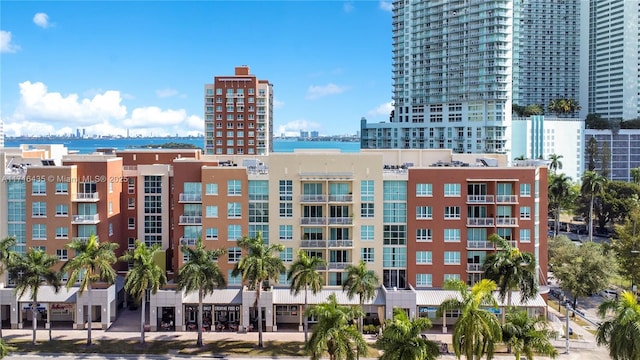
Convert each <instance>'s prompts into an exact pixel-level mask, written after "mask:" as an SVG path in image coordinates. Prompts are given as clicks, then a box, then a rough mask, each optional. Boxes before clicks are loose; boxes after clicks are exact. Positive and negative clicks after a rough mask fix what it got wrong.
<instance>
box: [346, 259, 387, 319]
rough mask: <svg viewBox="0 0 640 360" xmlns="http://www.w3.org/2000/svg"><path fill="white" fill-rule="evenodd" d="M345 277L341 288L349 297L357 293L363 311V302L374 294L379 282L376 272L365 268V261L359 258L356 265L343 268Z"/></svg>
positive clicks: (351, 297)
mask: <svg viewBox="0 0 640 360" xmlns="http://www.w3.org/2000/svg"><path fill="white" fill-rule="evenodd" d="M345 271H346V272H347V279H346V281H345V282H344V284H342V290H343V291H346V292H347V295H348V296H349V299H353V297H354V296H356V295H358V303H359V304H360V309H362V310H363V311H364V302H365V301H366V300H371V299H373V298H374V297H375V296H376V288H377V287H378V285H379V284H380V279H379V278H378V274H376V273H375V271H373V270H367V263H366V262H364V261H363V260H360V263H359V264H358V265H349V266H347V267H346V268H345ZM362 320H363V319H362V318H360V319H359V321H358V322H359V329H360V331H362Z"/></svg>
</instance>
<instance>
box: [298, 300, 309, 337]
mask: <svg viewBox="0 0 640 360" xmlns="http://www.w3.org/2000/svg"><path fill="white" fill-rule="evenodd" d="M303 306H304V305H298V309H299V310H298V331H304V323H303V320H304V317H303V315H302V313H303V311H304V310H307V309H303V308H302V307H303Z"/></svg>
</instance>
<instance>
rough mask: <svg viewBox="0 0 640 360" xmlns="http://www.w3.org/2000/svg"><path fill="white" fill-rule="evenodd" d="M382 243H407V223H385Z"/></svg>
mask: <svg viewBox="0 0 640 360" xmlns="http://www.w3.org/2000/svg"><path fill="white" fill-rule="evenodd" d="M382 243H383V244H384V245H406V244H407V227H406V225H384V228H383V231H382Z"/></svg>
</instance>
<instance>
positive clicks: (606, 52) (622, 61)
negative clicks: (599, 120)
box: [588, 0, 640, 120]
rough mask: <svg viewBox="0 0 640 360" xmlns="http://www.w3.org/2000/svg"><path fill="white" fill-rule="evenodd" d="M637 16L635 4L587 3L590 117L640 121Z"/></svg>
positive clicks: (619, 0) (614, 0) (625, 0)
mask: <svg viewBox="0 0 640 360" xmlns="http://www.w3.org/2000/svg"><path fill="white" fill-rule="evenodd" d="M639 13H640V3H638V1H629V0H607V1H603V0H597V1H596V0H590V1H589V35H588V36H589V113H598V114H600V115H601V116H602V117H603V118H605V119H620V120H632V119H636V118H638V117H640V97H639V96H638V87H639V86H640V77H639V76H640V73H639V69H640V57H639V56H638V52H639V51H640V48H639V44H638V42H639V40H640V33H639V28H638V14H639Z"/></svg>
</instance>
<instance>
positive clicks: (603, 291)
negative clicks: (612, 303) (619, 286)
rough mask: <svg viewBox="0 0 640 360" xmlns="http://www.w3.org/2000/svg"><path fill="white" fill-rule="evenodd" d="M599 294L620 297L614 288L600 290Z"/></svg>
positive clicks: (607, 297) (605, 296) (607, 296)
mask: <svg viewBox="0 0 640 360" xmlns="http://www.w3.org/2000/svg"><path fill="white" fill-rule="evenodd" d="M598 295H600V296H602V297H603V298H605V299H616V298H617V297H618V292H617V291H615V290H612V289H605V290H602V291H600V292H599V293H598Z"/></svg>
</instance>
